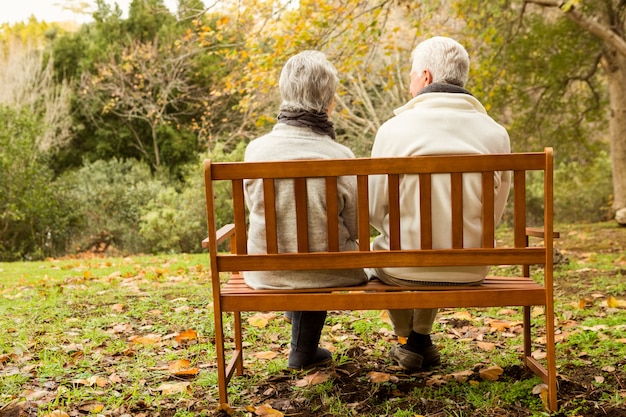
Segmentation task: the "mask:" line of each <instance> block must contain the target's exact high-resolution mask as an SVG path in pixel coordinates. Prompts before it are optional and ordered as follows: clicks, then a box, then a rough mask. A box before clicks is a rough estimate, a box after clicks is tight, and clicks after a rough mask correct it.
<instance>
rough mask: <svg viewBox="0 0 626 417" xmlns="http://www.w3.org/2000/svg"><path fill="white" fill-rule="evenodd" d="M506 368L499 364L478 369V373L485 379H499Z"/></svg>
mask: <svg viewBox="0 0 626 417" xmlns="http://www.w3.org/2000/svg"><path fill="white" fill-rule="evenodd" d="M503 372H504V370H503V369H502V368H500V367H499V366H497V365H494V366H490V367H489V368H485V369H481V370H480V371H478V375H480V378H481V379H482V380H484V381H497V380H498V378H500V375H502V373H503Z"/></svg>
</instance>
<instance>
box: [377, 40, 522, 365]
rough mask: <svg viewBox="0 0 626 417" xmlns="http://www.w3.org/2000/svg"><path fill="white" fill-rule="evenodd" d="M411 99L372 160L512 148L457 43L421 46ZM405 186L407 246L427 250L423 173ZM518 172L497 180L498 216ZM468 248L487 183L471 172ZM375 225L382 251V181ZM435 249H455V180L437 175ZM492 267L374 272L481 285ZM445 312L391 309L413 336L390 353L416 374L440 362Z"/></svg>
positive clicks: (467, 181) (477, 238) (382, 132)
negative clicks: (439, 320) (476, 89)
mask: <svg viewBox="0 0 626 417" xmlns="http://www.w3.org/2000/svg"><path fill="white" fill-rule="evenodd" d="M411 57H412V68H411V72H410V80H411V83H410V93H411V96H412V97H413V98H412V99H411V100H410V101H409V102H408V103H406V104H405V105H404V106H402V107H401V108H399V109H397V110H396V111H395V116H394V117H393V118H391V119H390V120H388V121H387V122H385V123H384V124H383V125H382V126H381V127H380V129H379V130H378V132H377V134H376V139H375V141H374V145H373V148H372V157H389V156H412V155H443V154H491V153H508V152H510V142H509V136H508V133H507V131H506V129H505V128H504V127H502V126H501V125H499V124H498V123H496V122H495V121H494V120H493V119H492V118H491V117H489V115H488V114H487V111H486V110H485V108H484V107H483V105H482V104H481V103H480V102H479V101H478V100H477V99H476V98H475V97H474V96H472V95H471V94H470V92H469V91H467V90H466V89H465V88H464V87H465V83H466V82H467V78H468V73H469V56H468V54H467V51H466V50H465V48H464V47H463V46H462V45H461V44H459V43H458V42H457V41H455V40H453V39H450V38H446V37H439V36H438V37H433V38H430V39H428V40H426V41H424V42H422V43H420V44H419V45H418V46H417V47H416V48H415V50H414V51H413V53H412V56H411ZM401 181H402V183H401V185H400V187H401V193H400V205H401V213H402V217H401V230H402V236H401V245H402V248H404V249H411V248H414V249H419V248H420V230H419V229H420V209H419V199H420V196H419V178H418V177H417V176H407V177H404V178H403V179H402V180H401ZM510 181H511V178H510V173H509V172H501V173H498V174H497V175H496V178H495V201H496V207H495V217H496V218H495V221H496V223H497V222H499V221H500V219H501V217H502V213H503V212H504V207H505V204H506V200H507V197H508V192H509V187H510ZM463 182H464V184H463V186H464V205H463V210H464V235H463V236H464V246H465V247H479V246H480V242H481V222H482V219H481V192H482V191H481V180H480V176H479V175H478V174H477V175H476V176H472V175H470V176H465V177H464V179H463ZM369 187H370V189H369V192H370V222H371V224H372V226H373V227H374V228H376V229H377V230H378V231H379V232H380V235H378V236H377V237H376V238H375V240H374V241H373V243H372V247H373V249H374V250H376V249H389V230H388V229H389V222H388V215H389V212H388V190H387V184H386V182H385V181H384V180H383V178H382V176H381V177H380V178H374V179H372V180H371V181H370V184H369ZM432 193H433V196H432V213H433V248H435V249H436V248H450V247H452V242H451V229H450V227H451V225H450V212H451V206H450V178H449V175H444V174H442V175H434V176H433V177H432ZM487 271H488V267H482V266H479V267H476V266H473V267H464V268H463V267H462V268H459V267H438V268H384V269H375V270H373V271H371V272H372V273H373V274H374V275H376V276H377V277H378V278H380V279H381V280H382V281H383V282H385V283H387V284H390V285H425V284H426V285H455V284H457V285H458V284H462V285H468V284H472V283H480V282H481V281H482V280H483V279H484V277H485V276H486V274H487ZM436 314H437V309H414V310H390V311H389V316H390V318H391V321H392V323H393V327H394V331H395V334H396V335H397V336H399V337H404V338H406V339H407V341H406V343H405V344H401V345H397V346H393V347H392V349H391V351H390V356H391V358H392V359H394V360H395V361H396V362H397V363H398V364H399V365H400V366H401V367H403V368H404V369H406V370H408V371H417V370H420V369H423V368H428V367H431V366H435V365H439V364H440V354H439V351H438V349H437V347H436V346H435V345H433V343H432V340H431V337H430V333H431V332H432V326H433V322H434V320H435V317H436Z"/></svg>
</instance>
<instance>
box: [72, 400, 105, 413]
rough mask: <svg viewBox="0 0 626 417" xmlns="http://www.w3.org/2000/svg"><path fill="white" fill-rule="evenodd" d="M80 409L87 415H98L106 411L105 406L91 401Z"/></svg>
mask: <svg viewBox="0 0 626 417" xmlns="http://www.w3.org/2000/svg"><path fill="white" fill-rule="evenodd" d="M78 409H79V410H80V411H82V412H83V413H86V414H97V413H99V412H101V411H102V410H104V404H102V403H99V402H96V401H89V402H86V403H84V404H81V405H80V406H79V407H78Z"/></svg>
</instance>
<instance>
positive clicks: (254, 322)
mask: <svg viewBox="0 0 626 417" xmlns="http://www.w3.org/2000/svg"><path fill="white" fill-rule="evenodd" d="M274 317H276V314H275V313H257V314H255V315H253V316H250V317H248V323H249V324H250V325H251V326H254V327H258V328H259V329H263V328H264V327H265V326H267V323H268V322H269V321H270V320H271V319H273V318H274Z"/></svg>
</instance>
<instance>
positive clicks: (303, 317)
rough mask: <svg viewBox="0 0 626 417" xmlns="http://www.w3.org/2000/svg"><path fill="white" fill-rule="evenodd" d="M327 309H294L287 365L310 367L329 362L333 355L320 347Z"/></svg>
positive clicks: (291, 367)
mask: <svg viewBox="0 0 626 417" xmlns="http://www.w3.org/2000/svg"><path fill="white" fill-rule="evenodd" d="M324 321H326V312H325V311H294V312H292V317H291V351H290V352H289V360H288V362H287V367H288V368H289V369H308V368H313V367H316V366H321V365H325V364H327V363H329V362H330V361H331V359H332V355H331V354H330V352H329V351H328V350H326V349H323V348H320V347H318V344H319V341H320V336H321V335H322V328H323V327H324Z"/></svg>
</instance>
